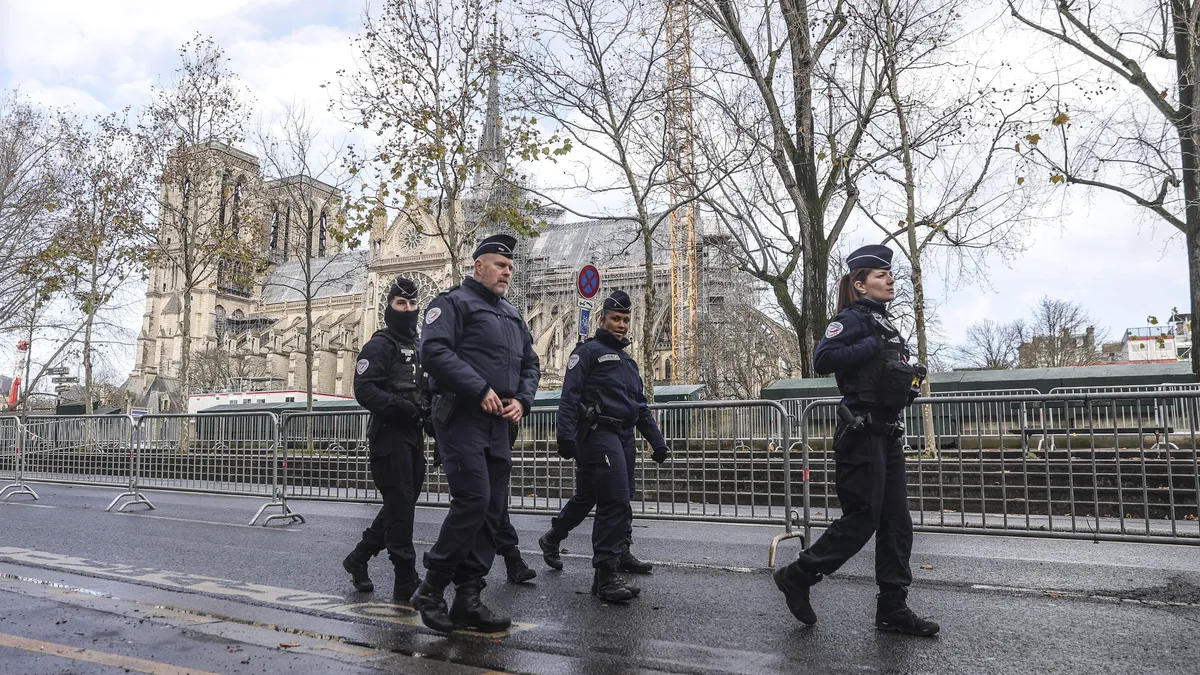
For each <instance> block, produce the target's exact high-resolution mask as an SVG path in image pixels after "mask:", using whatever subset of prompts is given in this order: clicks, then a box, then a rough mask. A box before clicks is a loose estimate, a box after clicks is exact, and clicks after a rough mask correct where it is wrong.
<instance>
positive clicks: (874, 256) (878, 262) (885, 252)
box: [846, 244, 892, 272]
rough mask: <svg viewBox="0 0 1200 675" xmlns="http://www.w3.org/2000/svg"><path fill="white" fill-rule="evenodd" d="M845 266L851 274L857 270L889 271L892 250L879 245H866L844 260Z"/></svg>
mask: <svg viewBox="0 0 1200 675" xmlns="http://www.w3.org/2000/svg"><path fill="white" fill-rule="evenodd" d="M846 266H847V267H849V268H850V271H851V272H853V271H854V270H857V269H870V270H890V269H892V249H890V248H888V247H886V246H881V245H879V244H868V245H867V246H863V247H862V248H859V249H855V251H854V252H853V253H851V254H850V256H849V257H848V258H846Z"/></svg>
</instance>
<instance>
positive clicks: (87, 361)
mask: <svg viewBox="0 0 1200 675" xmlns="http://www.w3.org/2000/svg"><path fill="white" fill-rule="evenodd" d="M95 319H96V315H95V313H94V312H93V311H92V309H91V308H90V307H89V308H88V312H87V314H86V315H85V318H84V325H83V397H84V401H83V410H84V414H85V415H91V414H93V413H95V412H96V411H95V410H94V409H93V407H92V324H93V323H94V322H95Z"/></svg>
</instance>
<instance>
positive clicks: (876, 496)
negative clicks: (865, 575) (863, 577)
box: [796, 425, 913, 591]
mask: <svg viewBox="0 0 1200 675" xmlns="http://www.w3.org/2000/svg"><path fill="white" fill-rule="evenodd" d="M833 450H834V456H835V458H836V475H837V479H836V480H837V495H838V501H839V502H841V505H842V517H841V518H838V519H837V520H835V521H833V523H831V524H830V525H829V528H828V529H826V530H825V533H824V534H822V535H821V538H820V539H817V541H816V542H814V543H813V545H812V546H810V547H809V548H808V549H806V550H804V551H802V552H801V553H800V557H799V559H798V560H797V561H796V562H797V564H798V565H799V566H800V568H801V569H803V570H805V571H808V572H816V573H817V574H831V573H833V572H835V571H836V570H837V569H838V568H839V567H841V566H842V565H843V564H845V562H846V561H847V560H849V559H850V558H851V557H852V556H854V554H856V553H858V552H859V550H861V549H862V547H863V546H864V545H865V544H866V543H867V542H868V541H869V540H870V539H871V535H875V582H876V583H877V584H879V588H880V589H881V590H884V591H886V590H894V589H900V588H907V587H908V586H909V585H910V584H912V569H911V568H910V567H909V558H910V557H911V555H912V542H913V529H912V527H913V526H912V514H911V513H909V510H908V486H907V481H906V478H905V464H904V444H903V440H902V439H900V438H892V437H889V436H882V435H879V434H874V433H870V432H867V431H865V430H864V431H852V430H850V429H849V428H848V427H846V426H845V425H841V426H839V427H838V429H837V432H836V434H835V437H834V442H833Z"/></svg>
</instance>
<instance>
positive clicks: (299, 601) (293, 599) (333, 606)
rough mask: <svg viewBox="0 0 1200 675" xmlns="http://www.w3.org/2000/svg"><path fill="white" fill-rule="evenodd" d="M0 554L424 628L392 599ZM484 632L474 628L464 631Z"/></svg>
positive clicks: (3, 550)
mask: <svg viewBox="0 0 1200 675" xmlns="http://www.w3.org/2000/svg"><path fill="white" fill-rule="evenodd" d="M0 558H3V559H7V560H10V561H12V562H14V563H17V564H27V565H35V566H39V567H47V568H50V569H57V570H64V571H68V572H80V573H84V574H90V575H93V576H98V577H104V578H111V579H120V580H125V581H133V582H135V583H139V582H140V583H143V584H153V585H155V586H159V587H163V588H167V589H183V590H188V591H192V592H195V593H201V594H204V595H215V596H221V597H228V598H237V599H241V600H243V601H244V600H250V601H253V602H258V603H264V604H271V605H278V606H282V607H286V608H293V609H301V610H308V611H310V612H322V613H327V614H335V615H338V616H343V617H349V618H352V619H374V620H377V621H384V622H387V623H393V624H402V625H408V626H424V624H423V623H422V622H421V615H420V614H419V613H418V612H417V610H415V609H413V608H411V607H408V606H406V605H397V604H393V603H390V602H347V601H346V598H344V597H342V596H340V595H330V594H327V593H312V592H309V591H302V590H298V589H294V588H280V587H278V586H267V585H264V584H252V583H249V582H246V581H235V580H232V579H221V578H218V577H206V576H200V575H196V574H184V573H182V572H171V571H168V570H156V569H150V568H145V567H134V566H132V565H123V564H120V563H105V562H100V561H97V560H89V559H87V558H80V557H78V556H71V555H62V554H58V553H47V552H44V551H33V550H30V549H25V548H16V547H11V546H0ZM534 627H536V624H532V623H518V622H513V625H512V627H511V628H510V629H509V630H507V631H505V632H503V633H492V634H487V635H489V637H504V636H506V635H511V634H512V633H516V632H521V631H526V630H529V629H531V628H534ZM459 632H462V633H467V634H476V635H483V634H482V633H474V632H473V631H459Z"/></svg>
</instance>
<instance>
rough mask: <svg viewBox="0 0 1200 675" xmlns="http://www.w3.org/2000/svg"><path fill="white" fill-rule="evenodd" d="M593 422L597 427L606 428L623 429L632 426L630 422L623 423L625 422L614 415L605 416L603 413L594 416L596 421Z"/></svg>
mask: <svg viewBox="0 0 1200 675" xmlns="http://www.w3.org/2000/svg"><path fill="white" fill-rule="evenodd" d="M593 424H595V425H596V426H598V427H605V428H608V429H619V430H621V431H624V430H625V429H632V428H633V425H632V424H625V422H624V421H623V420H620V419H617V418H616V417H605V416H604V415H600V416H598V417H596V421H595V422H594V423H593Z"/></svg>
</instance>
